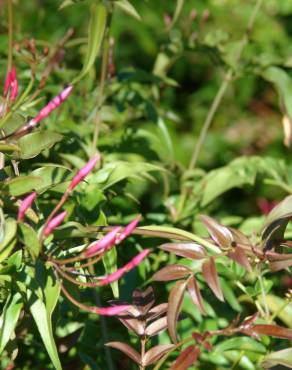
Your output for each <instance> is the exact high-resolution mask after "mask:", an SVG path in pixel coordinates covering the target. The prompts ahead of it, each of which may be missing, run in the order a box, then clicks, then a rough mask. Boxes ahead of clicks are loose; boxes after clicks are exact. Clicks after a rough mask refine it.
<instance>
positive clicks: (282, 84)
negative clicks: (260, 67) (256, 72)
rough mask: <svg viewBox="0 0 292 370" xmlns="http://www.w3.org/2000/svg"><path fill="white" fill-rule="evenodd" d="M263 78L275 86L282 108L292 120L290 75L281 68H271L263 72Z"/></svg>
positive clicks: (291, 84) (291, 82)
mask: <svg viewBox="0 0 292 370" xmlns="http://www.w3.org/2000/svg"><path fill="white" fill-rule="evenodd" d="M261 76H262V77H263V78H264V79H265V80H267V81H269V82H271V83H272V84H273V85H274V86H275V88H276V90H277V92H278V94H279V97H280V105H281V107H282V108H283V109H284V111H285V113H287V114H288V116H289V118H290V119H292V79H291V77H290V76H289V74H288V73H286V72H285V71H284V70H283V69H281V68H279V67H269V68H267V69H265V70H264V71H263V72H261Z"/></svg>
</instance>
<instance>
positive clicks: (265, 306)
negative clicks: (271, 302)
mask: <svg viewBox="0 0 292 370" xmlns="http://www.w3.org/2000/svg"><path fill="white" fill-rule="evenodd" d="M257 277H258V279H259V284H260V288H261V295H262V300H263V306H264V312H265V316H266V319H267V320H269V317H270V311H269V306H268V302H267V295H266V290H265V286H264V281H263V275H262V265H261V263H259V264H258V265H257Z"/></svg>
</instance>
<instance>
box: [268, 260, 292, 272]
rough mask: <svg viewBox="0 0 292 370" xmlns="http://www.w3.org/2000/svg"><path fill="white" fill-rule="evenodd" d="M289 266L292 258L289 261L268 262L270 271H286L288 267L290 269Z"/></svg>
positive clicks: (291, 264)
mask: <svg viewBox="0 0 292 370" xmlns="http://www.w3.org/2000/svg"><path fill="white" fill-rule="evenodd" d="M291 266H292V257H291V259H290V260H284V261H274V262H270V269H271V271H279V270H284V269H286V268H288V267H291Z"/></svg>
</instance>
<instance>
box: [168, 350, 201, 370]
mask: <svg viewBox="0 0 292 370" xmlns="http://www.w3.org/2000/svg"><path fill="white" fill-rule="evenodd" d="M199 356H200V349H199V348H198V347H194V346H193V345H191V346H189V347H187V348H185V349H184V350H183V351H182V352H181V354H180V355H179V356H178V358H177V359H176V360H175V362H174V364H173V365H172V366H171V368H170V369H169V370H187V369H188V368H189V367H190V366H191V365H193V364H194V363H195V362H196V361H197V359H198V357H199Z"/></svg>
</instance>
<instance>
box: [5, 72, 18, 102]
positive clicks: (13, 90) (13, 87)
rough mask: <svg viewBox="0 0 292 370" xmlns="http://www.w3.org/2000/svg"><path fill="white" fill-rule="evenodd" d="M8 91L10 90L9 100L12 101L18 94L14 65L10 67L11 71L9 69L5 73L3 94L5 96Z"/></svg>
mask: <svg viewBox="0 0 292 370" xmlns="http://www.w3.org/2000/svg"><path fill="white" fill-rule="evenodd" d="M9 91H10V101H12V102H13V101H14V100H15V99H16V97H17V95H18V81H17V76H16V69H15V67H12V68H11V71H9V72H8V74H7V77H6V79H5V82H4V89H3V95H4V96H5V97H6V96H7V94H8V92H9Z"/></svg>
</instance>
